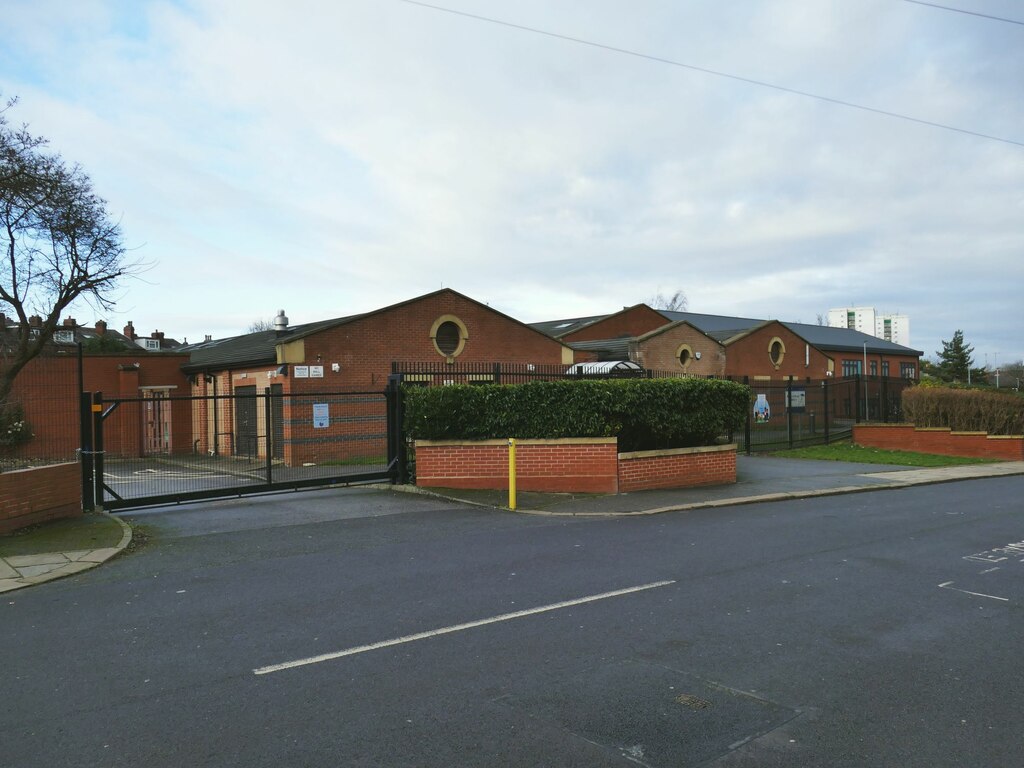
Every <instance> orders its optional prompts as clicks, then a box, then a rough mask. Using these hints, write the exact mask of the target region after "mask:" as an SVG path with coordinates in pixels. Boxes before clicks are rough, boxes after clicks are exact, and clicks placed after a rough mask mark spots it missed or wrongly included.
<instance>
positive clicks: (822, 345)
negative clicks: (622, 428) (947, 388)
mask: <svg viewBox="0 0 1024 768" xmlns="http://www.w3.org/2000/svg"><path fill="white" fill-rule="evenodd" d="M657 311H658V312H659V313H660V314H661V315H662V316H663V317H664V318H665V319H666V320H668V321H669V322H671V323H678V322H687V323H689V324H690V325H692V326H693V327H694V328H696V329H697V330H698V331H701V332H703V333H705V334H707V335H708V336H710V337H711V338H713V339H714V340H715V341H718V342H721V343H723V344H724V343H726V342H727V341H729V340H730V339H733V338H735V337H736V336H740V335H742V334H744V333H749V332H750V331H752V330H753V329H755V328H757V327H758V326H761V325H764V324H765V323H767V322H770V321H768V320H758V319H756V318H752V317H734V316H730V315H706V314H702V313H699V312H674V311H669V310H661V309H659V310H657ZM610 316H611V315H610V314H609V315H596V316H593V317H583V318H573V319H569V320H549V321H547V322H543V323H533V324H532V326H533V327H534V328H536V329H537V330H540V331H543V332H544V333H547V334H548V335H555V334H558V335H565V334H567V333H572V332H573V331H575V330H579V329H580V328H582V327H584V326H585V325H590V324H592V323H596V322H598V321H599V320H604V319H605V318H606V317H610ZM779 322H781V323H782V325H784V326H785V327H786V328H788V329H789V330H791V331H792V332H793V333H795V334H796V335H797V336H799V337H801V338H802V339H804V340H805V341H806V342H807V343H808V344H811V345H812V346H814V347H816V348H818V349H820V350H822V351H833V352H863V351H864V342H865V341H866V342H867V343H868V347H867V351H868V354H876V355H877V354H890V355H917V356H920V355H923V354H924V353H923V352H921V351H920V350H916V349H910V348H909V347H903V346H900V345H899V344H894V343H892V342H891V341H885V340H884V339H879V338H877V337H875V336H871V335H869V334H866V333H861V332H860V331H854V330H851V329H849V328H831V327H829V326H827V325H810V324H808V323H790V322H787V321H779ZM655 330H661V329H655ZM555 337H556V338H557V337H558V336H555ZM612 341H615V340H614V339H610V340H603V341H594V342H590V344H591V346H589V347H583V346H579V344H580V343H582V342H580V343H575V344H570V345H569V346H571V347H572V348H573V349H580V350H583V349H591V350H607V349H609V348H610V347H609V346H608V345H609V343H611V342H612Z"/></svg>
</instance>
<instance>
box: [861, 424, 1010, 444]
mask: <svg viewBox="0 0 1024 768" xmlns="http://www.w3.org/2000/svg"><path fill="white" fill-rule="evenodd" d="M857 426H858V427H870V428H871V429H906V428H908V427H910V428H912V429H914V430H915V431H916V432H949V433H950V434H951V435H986V436H987V437H988V439H989V440H1020V439H1022V438H1024V435H990V434H989V433H988V432H986V431H985V430H977V431H964V432H956V431H954V430H953V429H952V428H951V427H915V426H914V425H913V424H912V423H910V422H902V423H899V424H892V423H889V424H874V423H872V422H865V423H863V424H858V425H857Z"/></svg>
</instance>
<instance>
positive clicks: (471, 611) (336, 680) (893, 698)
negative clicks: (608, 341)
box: [0, 476, 1024, 767]
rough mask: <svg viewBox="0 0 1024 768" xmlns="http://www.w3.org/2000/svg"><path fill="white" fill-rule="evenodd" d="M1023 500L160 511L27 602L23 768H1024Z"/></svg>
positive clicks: (7, 655)
mask: <svg viewBox="0 0 1024 768" xmlns="http://www.w3.org/2000/svg"><path fill="white" fill-rule="evenodd" d="M1022 491H1024V479H1022V477H1020V476H1015V477H1005V478H991V479H985V480H970V481H963V482H956V483H948V484H943V485H930V486H921V487H914V488H907V489H903V490H887V491H868V492H862V493H857V494H853V495H845V496H834V497H828V498H823V499H807V500H798V501H782V502H776V503H772V504H749V505H745V506H738V507H722V508H718V509H704V510H696V511H691V512H687V513H669V514H663V515H656V516H643V517H628V518H581V517H550V516H523V515H516V514H512V513H507V512H500V511H496V510H490V509H484V508H474V507H465V506H461V505H456V504H452V503H449V502H446V501H443V500H437V499H432V498H426V497H420V496H407V495H405V496H403V495H399V494H393V493H390V492H386V491H377V490H370V489H348V490H332V491H320V492H316V493H304V494H293V495H289V496H277V497H263V498H257V499H244V500H235V501H230V502H217V503H212V504H204V505H194V506H191V507H183V508H180V509H174V510H163V511H154V512H151V513H147V514H144V515H141V514H140V515H139V516H138V517H137V518H136V520H137V522H139V523H141V526H140V527H141V530H142V532H143V533H146V534H148V535H149V536H150V537H151V540H150V542H149V544H147V545H145V546H143V547H142V548H141V549H139V550H137V551H136V552H134V553H132V554H127V555H125V556H122V557H121V558H119V559H117V560H114V561H111V562H110V563H108V564H107V565H105V566H104V567H102V568H100V569H97V570H94V571H88V572H86V573H83V574H81V575H78V576H74V577H71V578H68V579H65V580H62V581H57V582H53V583H51V584H46V585H42V586H40V587H33V588H31V589H27V590H23V591H19V592H16V593H11V594H9V595H4V596H3V601H2V602H0V654H2V657H3V658H4V660H5V664H4V667H3V670H4V671H3V672H2V673H0V700H2V701H3V708H2V709H0V741H2V743H3V759H4V762H5V764H9V765H12V766H15V765H16V766H27V767H30V766H48V767H49V766H62V765H67V766H121V765H124V766H138V765H147V766H181V765H197V766H234V765H239V766H241V765H245V766H280V765H303V766H338V765H345V766H407V765H414V766H442V765H443V766H452V765H464V766H481V765H487V766H491V765H509V766H545V765H550V766H572V765H579V766H630V765H633V766H635V765H647V766H680V765H716V766H755V765H756V766H807V765H828V766H864V765H872V766H887V765H893V766H916V765H920V766H926V765H927V766H945V765H949V766H953V765H957V766H960V765H984V766H1004V765H1005V766H1016V765H1019V762H1020V755H1021V754H1024V735H1022V731H1021V729H1020V726H1019V713H1020V710H1021V693H1020V691H1021V690H1022V687H1021V685H1020V681H1021V679H1022V671H1024V661H1022V659H1021V654H1020V644H1019V638H1020V636H1021V633H1022V630H1024V622H1022V615H1024V614H1022V612H1021V606H1022V604H1024V578H1022V577H1024V570H1022V569H1024V563H1022V562H1021V560H1022V558H1024V553H1022V552H1021V551H1020V547H1021V546H1024V545H1021V544H1020V543H1021V542H1024V509H1022V502H1021V501H1020V499H1021V498H1022Z"/></svg>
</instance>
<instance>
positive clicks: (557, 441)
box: [416, 437, 618, 448]
mask: <svg viewBox="0 0 1024 768" xmlns="http://www.w3.org/2000/svg"><path fill="white" fill-rule="evenodd" d="M514 439H515V441H516V445H607V444H608V443H615V442H618V439H617V438H614V437H556V438H551V439H540V438H518V437H517V438H514ZM416 445H423V446H429V447H435V448H444V447H446V446H459V445H508V438H498V439H490V440H417V441H416Z"/></svg>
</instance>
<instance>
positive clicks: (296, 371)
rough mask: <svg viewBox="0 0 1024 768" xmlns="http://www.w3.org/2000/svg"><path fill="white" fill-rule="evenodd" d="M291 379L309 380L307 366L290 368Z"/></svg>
mask: <svg viewBox="0 0 1024 768" xmlns="http://www.w3.org/2000/svg"><path fill="white" fill-rule="evenodd" d="M292 378H293V379H308V378H309V366H308V365H296V366H295V367H294V368H292Z"/></svg>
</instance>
